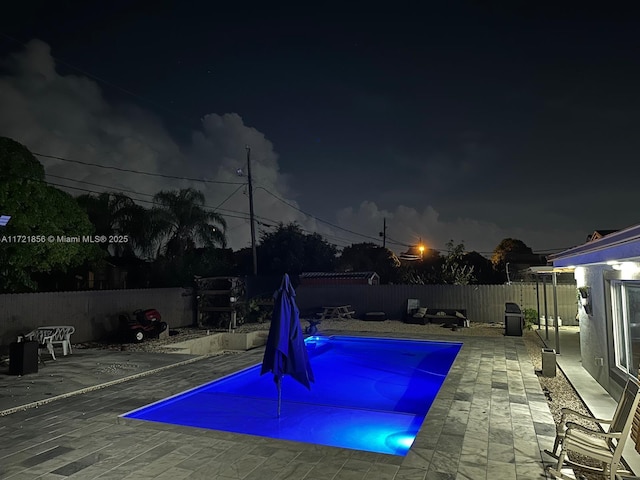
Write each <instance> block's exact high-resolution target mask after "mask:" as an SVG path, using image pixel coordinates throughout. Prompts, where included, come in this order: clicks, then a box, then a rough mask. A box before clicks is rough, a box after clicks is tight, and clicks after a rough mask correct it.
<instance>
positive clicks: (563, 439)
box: [547, 379, 640, 480]
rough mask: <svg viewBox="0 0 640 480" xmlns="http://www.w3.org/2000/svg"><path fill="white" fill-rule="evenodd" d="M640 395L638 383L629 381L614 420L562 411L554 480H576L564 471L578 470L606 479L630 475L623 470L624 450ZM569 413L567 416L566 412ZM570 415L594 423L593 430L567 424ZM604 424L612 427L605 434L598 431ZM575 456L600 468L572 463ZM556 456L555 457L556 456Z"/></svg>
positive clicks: (553, 469)
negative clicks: (569, 469)
mask: <svg viewBox="0 0 640 480" xmlns="http://www.w3.org/2000/svg"><path fill="white" fill-rule="evenodd" d="M639 401H640V393H639V389H638V383H637V381H636V380H635V379H629V380H628V381H627V384H626V386H625V388H624V391H623V392H622V397H621V398H620V402H619V403H618V407H617V408H616V411H615V414H614V416H613V419H611V420H602V419H598V418H594V417H589V416H586V415H582V414H579V413H577V412H574V411H572V410H570V409H563V411H562V419H563V421H562V422H561V424H560V425H559V426H558V433H557V436H556V441H555V443H554V452H553V454H555V450H556V449H557V447H558V446H560V455H559V456H558V457H557V458H558V463H557V465H556V466H555V468H553V467H550V468H549V469H548V471H549V473H550V474H551V475H552V476H553V477H554V478H561V479H567V480H573V479H574V477H572V476H569V475H567V474H566V473H563V471H562V470H563V468H567V467H568V468H577V469H582V470H586V471H590V472H597V473H600V474H603V475H604V476H605V477H606V478H607V479H610V480H615V476H616V473H623V474H624V473H627V474H628V473H629V472H627V471H625V470H622V469H620V465H621V463H622V450H623V448H624V444H625V443H626V441H627V438H629V433H630V431H631V425H632V424H633V418H634V416H635V412H636V409H637V408H638V402H639ZM565 410H566V412H565ZM569 414H571V415H575V416H578V417H580V418H583V419H586V420H591V421H593V422H594V424H595V428H594V429H590V428H587V427H584V426H582V425H578V424H577V423H575V422H571V421H566V420H565V417H566V416H568V415H569ZM601 424H605V425H606V424H609V428H608V429H607V430H606V432H603V431H601V430H596V428H598V426H599V425H601ZM547 453H551V452H547ZM574 454H579V455H582V456H584V457H587V458H591V459H593V460H595V462H594V463H599V464H600V467H593V466H590V465H585V464H583V463H580V462H578V461H576V460H573V459H571V458H570V457H572V456H573V455H574ZM554 456H555V455H554Z"/></svg>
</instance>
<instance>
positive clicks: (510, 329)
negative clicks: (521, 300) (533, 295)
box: [504, 302, 524, 337]
mask: <svg viewBox="0 0 640 480" xmlns="http://www.w3.org/2000/svg"><path fill="white" fill-rule="evenodd" d="M523 330H524V314H523V313H522V310H520V306H519V305H518V304H517V303H512V302H507V303H505V304H504V334H505V335H508V336H510V337H521V336H522V331H523Z"/></svg>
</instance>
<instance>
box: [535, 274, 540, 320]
mask: <svg viewBox="0 0 640 480" xmlns="http://www.w3.org/2000/svg"><path fill="white" fill-rule="evenodd" d="M536 308H537V310H536V311H537V314H538V330H540V281H539V280H538V275H536Z"/></svg>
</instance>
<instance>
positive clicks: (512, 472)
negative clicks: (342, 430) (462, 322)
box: [0, 335, 555, 480]
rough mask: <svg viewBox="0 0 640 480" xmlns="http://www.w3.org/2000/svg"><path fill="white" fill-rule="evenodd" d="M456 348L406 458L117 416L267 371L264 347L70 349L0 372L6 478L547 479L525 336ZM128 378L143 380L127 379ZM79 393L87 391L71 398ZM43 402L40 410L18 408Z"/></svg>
mask: <svg viewBox="0 0 640 480" xmlns="http://www.w3.org/2000/svg"><path fill="white" fill-rule="evenodd" d="M387 336H388V335H387ZM412 337H414V338H415V335H414V336H412ZM430 338H431V339H433V340H442V341H451V337H446V338H441V337H438V336H432V337H430ZM425 339H426V337H425ZM460 341H461V342H463V347H462V349H461V351H460V353H459V355H458V357H457V359H456V361H455V362H454V365H453V366H452V369H451V371H450V373H449V375H448V376H447V378H446V380H445V382H444V384H443V386H442V389H441V390H440V392H439V394H438V397H437V398H436V401H435V402H434V404H433V406H432V407H431V409H430V411H429V413H428V415H427V417H426V419H425V421H424V423H423V425H422V427H421V430H420V431H419V433H418V436H417V437H416V440H415V442H414V444H413V446H412V448H411V450H410V452H409V453H408V455H407V456H405V457H399V456H392V455H383V454H376V453H370V452H362V451H356V450H348V449H342V448H334V447H325V446H318V445H312V444H305V443H298V442H289V441H281V440H274V439H268V438H262V437H254V436H249V435H241V434H231V433H226V432H220V431H213V430H204V429H196V428H187V427H179V426H172V425H167V424H160V423H149V422H141V421H135V420H122V419H119V418H118V416H119V415H121V414H123V413H125V412H127V411H130V410H132V409H135V408H138V407H141V406H144V405H146V404H148V403H151V402H154V401H157V400H159V399H162V398H165V397H167V396H170V395H174V394H176V393H179V392H182V391H184V390H186V389H189V388H192V387H195V386H198V385H201V384H203V383H206V382H209V381H211V380H212V379H215V378H218V377H221V376H224V375H226V374H229V373H232V372H234V371H237V370H239V369H242V368H245V367H247V366H250V365H254V364H256V363H259V362H260V361H261V360H262V353H263V349H261V348H260V349H255V350H252V351H249V352H244V353H240V354H225V355H220V356H215V357H208V358H195V357H187V358H185V357H175V358H174V357H173V356H170V355H162V354H155V355H154V354H148V353H127V352H117V351H116V352H114V351H106V350H103V351H97V350H96V351H88V350H87V351H77V352H76V351H74V355H73V356H71V357H63V358H61V359H60V360H59V361H58V362H56V363H55V364H52V363H49V364H47V366H46V367H44V368H41V369H40V372H39V373H38V374H34V375H27V376H24V377H12V376H8V375H0V410H1V411H3V412H4V413H7V412H13V413H10V414H5V415H4V416H0V439H2V442H0V478H3V479H4V478H11V479H33V478H46V479H62V478H69V479H75V478H78V479H91V478H100V479H105V480H109V479H186V478H188V479H214V478H215V479H223V480H225V479H247V480H253V479H259V480H271V479H292V480H302V479H304V480H322V479H327V480H328V479H332V480H355V479H358V480H365V479H366V480H387V479H389V480H390V479H395V480H424V479H431V480H445V479H452V480H453V479H460V480H462V479H473V480H482V479H486V480H502V479H504V480H513V479H518V480H524V479H540V478H545V473H544V469H543V463H542V460H543V459H542V454H541V450H543V449H544V448H550V447H551V446H552V444H553V437H554V432H555V427H554V423H553V419H552V417H551V414H550V412H549V409H548V405H547V402H546V399H545V396H544V394H543V392H542V390H541V388H540V384H539V382H538V379H537V377H536V375H535V372H534V368H533V365H532V364H531V361H530V359H529V355H528V353H527V350H526V348H525V346H524V343H523V341H522V338H520V337H498V338H495V337H492V338H489V337H460ZM180 362H182V363H180ZM177 363H180V364H179V365H175V366H173V367H172V368H165V367H168V366H169V365H171V364H177ZM72 365H73V366H72ZM133 366H135V368H134V367H133ZM157 368H160V369H162V370H156V369H157ZM110 372H111V373H110ZM149 372H153V373H149ZM130 373H133V374H134V375H136V376H137V378H133V379H131V380H129V381H126V382H122V381H120V380H121V379H123V378H125V376H126V375H127V374H130ZM112 376H113V377H112ZM105 380H106V381H105ZM108 382H112V383H111V384H108V385H107V386H105V384H107V383H108ZM97 387H102V388H97ZM78 388H85V389H86V390H87V391H86V393H83V394H80V395H74V394H73V392H74V391H75V390H77V389H78ZM74 389H75V390H74ZM55 396H58V397H59V398H58V399H56V400H55V401H50V399H51V398H52V397H55ZM62 396H66V398H62ZM37 400H41V403H40V404H39V406H38V408H28V409H19V408H16V407H18V406H19V405H18V404H23V405H24V404H25V403H33V402H35V401H37ZM212 408H215V405H212ZM16 410H18V411H16Z"/></svg>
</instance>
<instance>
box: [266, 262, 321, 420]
mask: <svg viewBox="0 0 640 480" xmlns="http://www.w3.org/2000/svg"><path fill="white" fill-rule="evenodd" d="M295 296H296V292H295V290H294V289H293V286H292V285H291V280H290V279H289V275H288V274H286V273H285V274H284V277H283V278H282V284H281V285H280V288H279V289H278V290H276V292H275V294H274V298H275V303H274V307H273V316H272V318H271V327H270V328H269V337H268V338H267V346H266V349H265V352H264V358H263V360H262V371H261V372H260V374H261V375H264V374H265V373H267V372H272V373H273V380H274V381H275V382H276V386H277V388H278V417H279V416H280V405H281V400H282V377H283V376H284V375H289V376H290V377H292V378H294V379H295V380H297V381H298V382H300V383H301V384H302V385H304V386H305V387H307V388H308V389H309V390H311V382H313V381H314V378H313V372H312V370H311V364H310V363H309V356H308V355H307V347H306V345H305V344H304V336H303V334H302V327H301V326H300V312H299V310H298V306H297V305H296V301H295Z"/></svg>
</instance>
